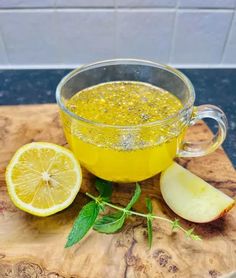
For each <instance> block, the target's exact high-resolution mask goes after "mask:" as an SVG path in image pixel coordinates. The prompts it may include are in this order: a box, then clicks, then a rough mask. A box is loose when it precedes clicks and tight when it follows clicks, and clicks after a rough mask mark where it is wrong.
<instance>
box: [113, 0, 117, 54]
mask: <svg viewBox="0 0 236 278" xmlns="http://www.w3.org/2000/svg"><path fill="white" fill-rule="evenodd" d="M113 1H114V2H113V3H114V50H113V51H114V52H113V54H114V57H117V52H118V51H117V42H118V34H117V30H118V28H117V12H118V11H117V9H118V6H117V2H116V0H113Z"/></svg>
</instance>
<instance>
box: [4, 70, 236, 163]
mask: <svg viewBox="0 0 236 278" xmlns="http://www.w3.org/2000/svg"><path fill="white" fill-rule="evenodd" d="M182 71H183V72H184V73H185V74H186V75H187V76H188V77H189V79H190V80H191V81H192V83H193V85H194V87H195V90H196V95H197V98H196V104H197V105H199V104H207V103H210V104H214V105H217V106H219V107H220V108H221V109H223V110H224V112H225V114H226V116H227V118H228V122H229V132H228V136H227V139H226V141H225V143H224V149H225V150H226V152H227V154H228V155H229V157H230V158H231V161H232V162H233V164H234V165H235V166H236V69H183V70H182ZM68 72H69V70H67V69H65V70H64V69H63V70H1V71H0V105H13V104H36V103H54V102H55V89H56V86H57V84H58V82H59V81H60V80H61V78H62V77H63V76H64V75H65V74H67V73H68Z"/></svg>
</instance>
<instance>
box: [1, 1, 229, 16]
mask: <svg viewBox="0 0 236 278" xmlns="http://www.w3.org/2000/svg"><path fill="white" fill-rule="evenodd" d="M116 8H117V10H123V11H140V10H142V11H175V10H176V8H177V5H176V6H174V7H118V6H117V7H116ZM55 9H56V10H57V11H87V10H90V11H103V10H107V11H109V10H115V7H114V6H113V7H57V6H56V2H55V4H54V6H52V7H33V8H32V7H29V8H27V7H26V8H1V7H0V12H3V13H4V12H5V13H8V12H40V11H53V10H55ZM178 10H182V11H184V12H193V11H195V12H214V13H218V12H231V11H234V8H218V9H214V8H201V9H199V8H181V7H179V6H178Z"/></svg>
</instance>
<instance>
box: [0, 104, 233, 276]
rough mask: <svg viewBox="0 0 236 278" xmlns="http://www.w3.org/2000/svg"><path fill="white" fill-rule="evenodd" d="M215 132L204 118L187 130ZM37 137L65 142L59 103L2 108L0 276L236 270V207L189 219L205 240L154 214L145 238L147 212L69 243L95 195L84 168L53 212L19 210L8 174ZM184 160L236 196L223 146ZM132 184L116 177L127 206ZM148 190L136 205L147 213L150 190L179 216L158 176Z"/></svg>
mask: <svg viewBox="0 0 236 278" xmlns="http://www.w3.org/2000/svg"><path fill="white" fill-rule="evenodd" d="M211 136H212V134H211V132H210V130H209V129H208V127H207V126H206V125H205V124H204V123H203V122H199V123H197V124H196V125H194V126H192V127H191V128H189V130H188V133H187V137H188V139H192V140H204V139H208V138H210V137H211ZM32 141H46V142H53V143H57V144H60V145H62V146H66V140H65V138H64V135H63V131H62V128H61V124H60V120H59V115H58V108H57V106H56V105H55V104H45V105H22V106H1V107H0V278H5V277H8V278H10V277H11V278H12V277H16V278H31V277H32V278H38V277H40V278H41V277H44V278H46V277H47V278H56V277H57V278H62V277H68V278H72V277H74V278H75V277H77V278H95V277H96V278H97V277H98V278H103V277H104V278H120V277H129V278H133V277H137V278H141V277H151V278H155V277H157V278H159V277H160V278H163V277H164V278H169V277H170V278H178V277H183V278H188V277H191V278H192V277H193V278H194V277H195V278H198V277H199V278H200V277H211V278H216V277H236V209H235V208H233V209H232V210H231V211H230V212H229V213H228V214H227V215H225V216H224V217H222V218H220V219H218V220H216V221H214V222H211V223H208V224H194V223H191V222H188V221H185V220H183V219H180V220H181V223H182V225H183V226H184V227H185V228H191V227H194V228H195V232H196V233H197V234H199V235H200V236H201V237H202V241H192V240H190V239H186V238H185V235H184V234H183V233H181V232H180V231H177V232H172V231H171V227H170V225H169V224H168V223H166V222H160V221H154V223H153V230H154V233H153V245H152V247H151V249H149V248H148V245H147V232H146V222H145V219H142V218H140V217H131V218H130V219H129V220H128V221H127V223H126V224H125V226H124V228H123V229H122V231H120V232H118V233H115V234H111V235H106V234H100V233H97V232H95V231H93V230H91V231H90V232H89V233H88V234H87V235H86V236H85V238H84V239H82V241H81V242H80V243H78V244H76V245H74V246H73V247H71V248H68V249H65V248H64V245H65V242H66V238H67V235H68V233H69V231H70V229H71V227H72V224H73V221H74V220H75V217H76V216H77V214H78V212H79V210H80V208H81V207H82V205H84V204H85V203H86V202H87V201H88V199H87V197H86V196H85V194H84V193H85V192H92V193H94V194H96V190H95V188H94V181H95V177H94V176H92V175H91V174H89V173H88V172H87V171H86V170H84V169H83V182H82V187H81V191H80V193H79V194H78V196H77V197H76V200H75V201H74V203H73V204H72V205H71V206H70V207H69V208H67V209H66V210H64V211H62V212H59V213H57V214H55V215H53V216H50V217H46V218H40V217H36V216H32V215H30V214H28V213H25V212H23V211H20V210H19V209H17V208H16V207H15V206H14V205H13V204H12V202H11V201H10V199H9V196H8V194H7V189H6V184H5V178H4V173H5V169H6V166H7V164H8V162H9V160H10V159H11V157H12V155H13V154H14V152H15V151H16V150H17V149H18V148H19V147H20V146H22V145H24V144H26V143H29V142H32ZM178 162H179V163H180V164H181V165H183V166H184V167H186V168H187V169H189V170H190V171H192V172H193V173H195V174H197V175H198V176H200V177H201V178H203V179H204V180H205V181H207V182H209V183H210V184H212V185H213V186H215V187H216V188H218V189H220V190H222V191H223V192H225V193H226V194H228V195H229V196H231V197H234V196H235V195H236V172H235V169H234V168H233V166H232V164H231V162H230V160H229V159H228V157H227V155H226V154H225V152H224V151H223V149H221V148H219V149H218V150H216V151H215V152H214V153H212V154H210V155H207V156H205V157H199V158H188V159H178ZM134 188H135V185H134V184H115V185H114V191H113V197H112V202H113V203H115V204H118V205H125V204H126V203H127V202H128V201H129V199H130V197H131V196H132V193H133V191H134ZM141 188H142V195H141V198H140V200H139V202H138V203H137V204H136V205H135V207H134V209H135V210H137V211H139V212H146V208H145V197H146V196H149V197H150V198H151V199H152V203H153V207H154V213H155V214H157V215H160V216H164V217H167V218H170V219H174V218H176V217H177V216H176V215H175V214H174V213H173V212H172V211H171V210H170V209H169V208H168V207H167V205H166V204H165V203H164V201H163V199H162V197H161V194H160V189H159V175H157V176H155V177H153V178H151V179H148V180H146V181H143V182H141Z"/></svg>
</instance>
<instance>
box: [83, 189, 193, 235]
mask: <svg viewBox="0 0 236 278" xmlns="http://www.w3.org/2000/svg"><path fill="white" fill-rule="evenodd" d="M85 194H86V195H87V196H88V197H89V198H91V199H93V200H95V201H96V202H98V203H100V204H104V205H106V206H108V207H111V208H114V209H116V210H119V211H122V212H126V211H127V210H126V209H125V208H122V207H119V206H116V205H113V204H111V203H108V202H106V201H103V200H101V199H100V198H98V197H95V196H93V195H91V194H90V193H88V192H86V193H85ZM128 212H129V214H132V215H137V216H140V217H144V218H149V217H150V214H144V213H140V212H136V211H133V210H128ZM151 218H152V219H158V220H162V221H166V222H168V223H170V224H171V225H173V223H174V221H172V220H170V219H168V218H165V217H161V216H157V215H151ZM178 228H179V229H180V230H182V231H183V232H184V233H185V234H186V233H187V232H188V230H186V229H184V228H183V227H182V226H180V225H179V226H178Z"/></svg>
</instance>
